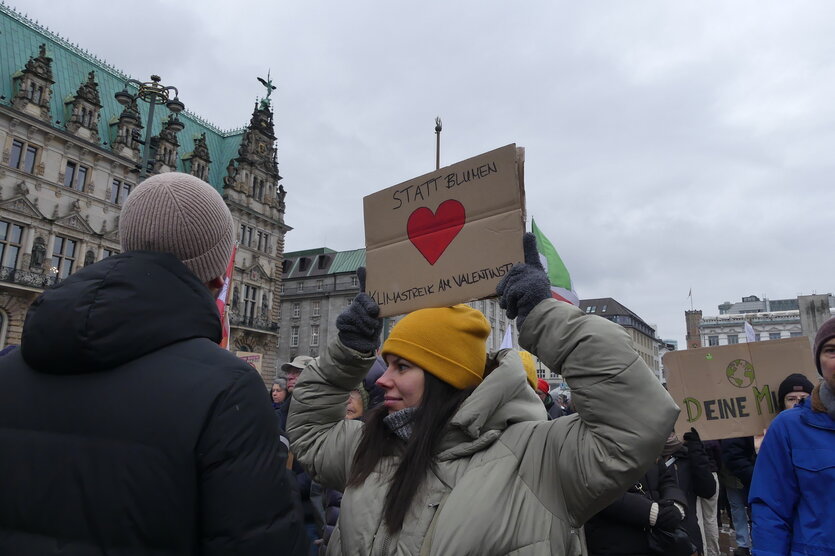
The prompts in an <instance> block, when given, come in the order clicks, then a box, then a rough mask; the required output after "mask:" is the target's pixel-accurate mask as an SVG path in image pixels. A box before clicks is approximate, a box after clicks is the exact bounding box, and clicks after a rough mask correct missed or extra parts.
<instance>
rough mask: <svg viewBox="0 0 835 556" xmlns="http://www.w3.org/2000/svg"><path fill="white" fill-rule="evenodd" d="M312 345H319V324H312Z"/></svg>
mask: <svg viewBox="0 0 835 556" xmlns="http://www.w3.org/2000/svg"><path fill="white" fill-rule="evenodd" d="M310 345H311V346H318V345H319V327H318V326H311V327H310Z"/></svg>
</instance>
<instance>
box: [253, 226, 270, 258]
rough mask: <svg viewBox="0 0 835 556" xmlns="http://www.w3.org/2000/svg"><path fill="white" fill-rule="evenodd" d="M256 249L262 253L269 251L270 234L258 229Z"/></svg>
mask: <svg viewBox="0 0 835 556" xmlns="http://www.w3.org/2000/svg"><path fill="white" fill-rule="evenodd" d="M256 235H257V237H258V250H259V251H262V252H264V253H269V251H270V234H268V233H267V232H262V231H260V230H259V231H258V232H257V234H256Z"/></svg>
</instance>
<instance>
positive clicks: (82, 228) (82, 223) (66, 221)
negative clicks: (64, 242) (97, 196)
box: [55, 211, 99, 235]
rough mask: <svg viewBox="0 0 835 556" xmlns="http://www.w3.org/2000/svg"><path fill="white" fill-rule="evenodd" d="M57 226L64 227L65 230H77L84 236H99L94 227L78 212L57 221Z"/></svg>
mask: <svg viewBox="0 0 835 556" xmlns="http://www.w3.org/2000/svg"><path fill="white" fill-rule="evenodd" d="M55 224H57V225H59V226H64V227H65V228H70V229H71V230H76V231H78V232H81V233H82V234H90V235H99V234H97V233H96V231H95V230H94V229H93V228H92V226H90V224H88V223H87V219H86V218H84V217H83V216H81V213H80V212H78V211H74V212H71V213H70V214H68V215H67V216H64V217H62V218H59V219H57V220H56V221H55Z"/></svg>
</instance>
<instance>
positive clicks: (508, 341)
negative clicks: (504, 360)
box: [499, 323, 513, 349]
mask: <svg viewBox="0 0 835 556" xmlns="http://www.w3.org/2000/svg"><path fill="white" fill-rule="evenodd" d="M512 330H513V325H512V324H510V323H508V324H507V328H506V329H505V331H504V338H502V345H500V346H499V349H513V332H512Z"/></svg>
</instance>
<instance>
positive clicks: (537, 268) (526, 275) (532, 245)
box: [496, 233, 551, 328]
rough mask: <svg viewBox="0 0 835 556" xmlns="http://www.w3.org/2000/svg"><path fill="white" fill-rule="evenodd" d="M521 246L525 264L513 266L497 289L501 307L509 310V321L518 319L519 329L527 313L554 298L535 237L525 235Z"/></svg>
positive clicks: (517, 325)
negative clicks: (523, 250) (540, 303)
mask: <svg viewBox="0 0 835 556" xmlns="http://www.w3.org/2000/svg"><path fill="white" fill-rule="evenodd" d="M522 246H523V247H524V249H525V262H524V263H523V264H515V265H513V268H511V269H510V272H508V273H507V276H505V277H504V278H502V281H501V282H499V285H498V286H496V293H497V294H498V296H499V306H500V307H501V308H502V309H505V310H506V311H507V318H509V319H513V318H515V319H516V327H517V328H522V323H524V322H525V319H526V318H527V316H528V313H530V312H531V310H532V309H533V308H534V307H536V306H537V305H538V304H539V302H540V301H542V300H543V299H548V298H549V297H551V282H550V281H549V280H548V276H547V275H546V274H545V270H544V269H543V268H542V263H541V262H539V252H538V251H537V250H536V236H535V235H533V234H530V233H528V234H525V237H524V238H523V239H522Z"/></svg>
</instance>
